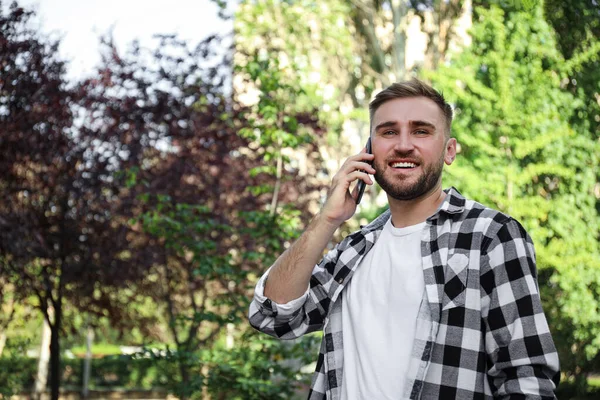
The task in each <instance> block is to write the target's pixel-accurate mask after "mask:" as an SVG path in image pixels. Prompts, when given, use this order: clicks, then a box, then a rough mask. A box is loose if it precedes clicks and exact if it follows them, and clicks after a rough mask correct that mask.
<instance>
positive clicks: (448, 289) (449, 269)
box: [442, 253, 469, 310]
mask: <svg viewBox="0 0 600 400" xmlns="http://www.w3.org/2000/svg"><path fill="white" fill-rule="evenodd" d="M468 266H469V257H468V256H467V255H466V254H464V253H454V254H451V255H450V256H449V257H448V261H447V262H446V266H445V268H444V300H443V303H442V310H448V309H450V308H454V307H462V306H464V305H465V298H466V288H467V276H468V271H469V268H468Z"/></svg>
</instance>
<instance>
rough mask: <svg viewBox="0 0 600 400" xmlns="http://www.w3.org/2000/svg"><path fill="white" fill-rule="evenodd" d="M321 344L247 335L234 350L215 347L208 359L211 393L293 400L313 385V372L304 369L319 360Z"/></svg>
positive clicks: (241, 398) (243, 399) (237, 398)
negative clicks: (302, 368) (316, 359)
mask: <svg viewBox="0 0 600 400" xmlns="http://www.w3.org/2000/svg"><path fill="white" fill-rule="evenodd" d="M317 340H318V337H316V336H310V337H307V338H305V339H303V340H298V341H296V342H294V343H289V342H282V341H279V340H275V339H272V338H268V337H265V336H264V335H261V334H259V333H256V332H247V333H245V334H244V335H242V337H240V338H239V339H238V341H237V342H238V344H236V345H235V346H234V347H233V348H230V349H228V348H227V347H225V346H218V347H215V348H213V349H211V351H210V352H207V353H206V355H205V357H206V358H205V360H206V362H207V363H208V365H210V367H209V373H208V376H207V378H206V379H207V383H206V384H207V388H208V392H209V393H210V394H211V396H212V397H213V398H222V399H232V400H233V399H235V400H259V399H273V400H275V399H281V400H283V399H290V398H292V396H293V394H294V393H295V392H296V391H297V390H298V389H300V388H305V387H307V385H308V384H309V383H310V376H311V375H312V371H308V372H304V373H303V372H300V367H301V366H303V365H307V364H309V363H311V362H313V361H314V360H315V357H316V356H317Z"/></svg>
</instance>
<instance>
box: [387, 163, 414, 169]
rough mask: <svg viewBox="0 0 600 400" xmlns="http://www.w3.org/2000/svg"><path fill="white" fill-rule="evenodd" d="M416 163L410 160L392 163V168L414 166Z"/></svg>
mask: <svg viewBox="0 0 600 400" xmlns="http://www.w3.org/2000/svg"><path fill="white" fill-rule="evenodd" d="M416 166H417V164H414V163H410V162H397V163H393V164H392V168H414V167H416Z"/></svg>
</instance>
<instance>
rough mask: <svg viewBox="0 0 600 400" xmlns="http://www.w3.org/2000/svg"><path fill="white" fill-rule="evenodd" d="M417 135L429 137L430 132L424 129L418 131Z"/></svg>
mask: <svg viewBox="0 0 600 400" xmlns="http://www.w3.org/2000/svg"><path fill="white" fill-rule="evenodd" d="M415 133H416V134H417V135H427V134H428V133H429V132H428V131H426V130H424V129H419V130H416V131H415Z"/></svg>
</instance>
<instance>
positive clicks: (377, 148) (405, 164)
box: [371, 97, 456, 200]
mask: <svg viewBox="0 0 600 400" xmlns="http://www.w3.org/2000/svg"><path fill="white" fill-rule="evenodd" d="M372 126H373V130H372V132H371V135H372V150H373V154H374V155H375V159H374V162H373V167H374V168H375V170H376V174H375V180H376V181H377V183H379V185H380V186H381V187H382V188H383V190H384V191H385V192H386V193H387V194H388V196H390V197H391V198H394V199H396V200H413V199H416V198H419V197H421V196H423V195H425V194H427V193H430V192H431V191H433V190H434V189H435V188H436V187H438V186H441V175H442V169H443V167H444V162H445V163H446V164H448V165H450V164H452V161H453V160H454V157H455V155H456V140H455V139H448V140H446V137H445V134H444V133H445V120H444V115H443V113H442V110H440V108H439V107H438V106H437V104H435V103H434V102H433V101H432V100H430V99H428V98H426V97H411V98H402V99H394V100H390V101H388V102H386V103H384V104H382V105H381V106H380V107H379V108H378V109H377V111H376V112H375V114H374V115H373V121H372Z"/></svg>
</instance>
